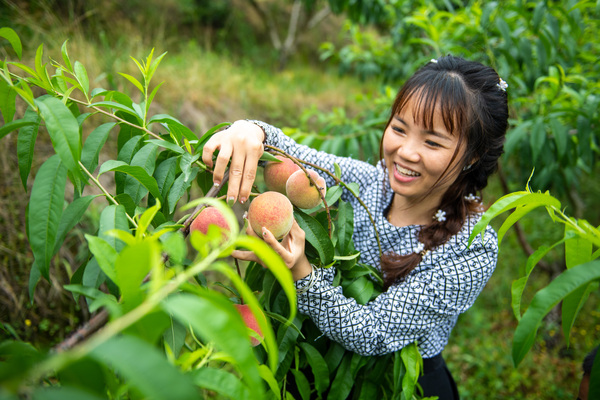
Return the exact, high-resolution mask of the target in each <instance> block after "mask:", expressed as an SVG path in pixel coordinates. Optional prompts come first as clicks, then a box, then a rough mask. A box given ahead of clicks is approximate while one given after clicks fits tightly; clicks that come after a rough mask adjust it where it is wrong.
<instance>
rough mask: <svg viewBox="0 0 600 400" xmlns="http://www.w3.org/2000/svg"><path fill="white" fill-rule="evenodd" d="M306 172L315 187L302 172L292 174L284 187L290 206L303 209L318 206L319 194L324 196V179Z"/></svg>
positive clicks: (313, 173) (311, 171)
mask: <svg viewBox="0 0 600 400" xmlns="http://www.w3.org/2000/svg"><path fill="white" fill-rule="evenodd" d="M307 171H308V174H309V175H310V176H311V178H312V179H313V181H315V182H316V184H317V186H315V185H314V184H313V183H312V182H311V181H310V179H308V177H307V176H306V173H304V171H302V170H300V171H296V172H294V173H293V174H292V175H291V176H290V178H289V179H288V181H287V183H286V185H285V189H286V193H287V197H288V198H289V199H290V201H291V202H292V204H293V205H295V206H296V207H300V208H305V209H306V208H313V207H316V206H318V205H319V203H321V196H320V195H319V192H321V193H322V194H323V196H325V192H326V190H327V187H326V185H325V179H323V177H322V176H320V175H319V174H318V173H316V172H315V171H313V170H307Z"/></svg>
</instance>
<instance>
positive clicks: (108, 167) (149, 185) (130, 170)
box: [98, 160, 162, 201]
mask: <svg viewBox="0 0 600 400" xmlns="http://www.w3.org/2000/svg"><path fill="white" fill-rule="evenodd" d="M108 171H115V172H124V173H126V174H127V175H130V176H131V177H133V178H135V179H136V180H137V181H138V182H140V183H141V184H142V185H143V186H144V187H145V188H146V189H148V190H149V191H150V193H152V196H154V197H155V198H157V199H160V200H161V201H162V196H161V194H160V191H159V190H158V185H157V183H156V180H155V179H154V178H153V177H151V176H150V175H149V174H148V172H146V170H144V168H142V167H138V166H132V165H128V164H127V163H125V162H123V161H116V160H108V161H106V162H105V163H104V164H102V166H101V167H100V171H99V172H98V176H100V175H102V174H104V173H105V172H108Z"/></svg>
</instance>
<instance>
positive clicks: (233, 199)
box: [227, 196, 235, 207]
mask: <svg viewBox="0 0 600 400" xmlns="http://www.w3.org/2000/svg"><path fill="white" fill-rule="evenodd" d="M233 203H235V198H234V197H233V196H229V197H228V198H227V204H228V205H229V207H231V206H232V205H233Z"/></svg>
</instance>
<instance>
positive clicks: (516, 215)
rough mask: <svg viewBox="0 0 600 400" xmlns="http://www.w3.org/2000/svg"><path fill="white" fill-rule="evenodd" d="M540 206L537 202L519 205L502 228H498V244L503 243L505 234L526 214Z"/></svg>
mask: <svg viewBox="0 0 600 400" xmlns="http://www.w3.org/2000/svg"><path fill="white" fill-rule="evenodd" d="M538 207H539V205H538V204H535V203H532V204H524V205H522V206H519V207H517V208H516V209H515V210H514V211H513V212H512V213H510V215H509V216H508V217H507V218H506V219H505V220H504V222H503V223H502V226H501V227H500V229H498V246H500V244H502V239H503V238H504V235H505V234H506V232H507V231H508V230H509V229H510V227H511V226H513V225H514V224H515V223H517V222H518V221H519V220H520V219H521V218H523V217H524V216H525V215H527V214H529V212H530V211H532V210H534V209H536V208H538Z"/></svg>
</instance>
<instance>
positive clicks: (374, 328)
mask: <svg viewBox="0 0 600 400" xmlns="http://www.w3.org/2000/svg"><path fill="white" fill-rule="evenodd" d="M252 122H254V123H256V124H257V125H259V126H260V127H261V128H262V129H263V130H264V131H265V135H266V143H267V144H269V145H272V146H275V147H278V148H280V149H282V150H284V151H286V152H287V153H289V154H290V155H292V156H294V157H298V158H300V159H303V160H305V161H308V162H311V163H314V164H316V165H319V166H320V167H322V168H325V169H328V170H330V171H333V170H334V163H337V164H339V166H340V167H341V170H342V177H341V179H342V181H344V182H346V183H350V182H356V183H358V184H359V187H360V197H361V199H362V201H363V202H364V203H365V204H366V206H367V207H368V208H369V211H370V212H371V214H372V215H373V218H374V219H375V224H376V226H377V230H378V231H379V235H380V241H381V247H382V251H383V252H384V253H386V252H394V253H396V254H409V253H413V252H415V250H416V249H417V246H418V245H419V243H418V240H417V234H418V232H419V229H420V226H416V225H412V226H402V227H397V226H394V225H392V224H391V223H390V222H389V221H388V220H387V219H386V217H385V210H386V209H387V208H388V206H389V205H390V204H391V201H392V197H393V192H392V190H391V187H390V184H389V179H388V177H387V174H386V172H385V171H384V170H383V168H382V167H381V163H378V164H377V166H373V165H371V164H368V163H366V162H363V161H357V160H354V159H352V158H347V157H338V156H334V155H331V154H327V153H324V152H320V151H317V150H315V149H311V148H309V147H307V146H304V145H299V144H298V143H296V142H295V141H293V140H292V139H291V138H289V137H288V136H286V135H285V134H283V132H282V131H281V130H280V129H278V128H275V127H273V126H271V125H268V124H266V123H264V122H260V121H252ZM326 181H327V185H328V186H331V185H333V184H334V182H333V181H332V180H331V179H330V178H329V180H328V177H326ZM342 198H343V199H344V200H345V201H348V202H350V203H351V205H352V207H353V209H354V234H353V240H354V247H355V249H356V250H358V251H360V261H361V262H363V263H365V264H369V265H372V266H375V267H376V268H380V258H379V249H378V246H377V240H376V238H375V231H374V229H373V226H372V223H371V221H370V219H369V216H368V214H367V212H366V211H365V210H364V208H363V207H362V206H361V205H360V204H359V203H358V201H357V200H356V199H355V198H354V196H352V195H351V194H349V193H346V194H345V195H344V196H342ZM480 217H481V215H480V214H478V215H471V216H470V217H468V218H467V220H466V222H465V224H464V226H463V228H462V229H461V230H460V231H459V232H458V233H457V234H456V235H454V236H453V237H451V238H450V240H448V242H446V243H445V244H443V245H441V246H438V247H437V248H435V249H433V250H432V251H430V252H428V253H427V254H426V255H425V257H424V258H423V261H421V263H420V264H419V265H418V266H417V267H416V268H415V269H414V270H413V271H412V272H411V273H410V274H409V275H408V276H407V277H406V278H405V279H404V280H403V281H402V282H398V283H396V284H394V285H392V286H391V287H390V288H389V289H388V290H387V291H385V292H384V293H381V294H380V295H379V296H378V297H377V298H376V299H374V300H373V301H371V302H370V303H367V304H365V305H361V304H358V303H357V302H356V301H355V300H354V299H352V298H347V297H345V296H344V295H343V293H342V288H341V287H339V286H333V284H332V282H333V278H334V275H335V269H334V268H328V269H317V272H316V274H315V275H316V283H314V285H313V286H312V287H311V288H310V289H309V290H308V291H306V292H305V293H302V294H299V295H298V310H299V311H300V312H301V313H303V314H307V315H308V316H310V317H311V318H312V320H313V321H314V322H315V324H316V325H317V326H318V327H319V329H320V330H321V332H323V333H324V334H326V335H327V336H328V337H330V338H331V339H332V340H335V341H337V342H339V343H340V344H342V345H343V346H344V347H345V348H347V349H348V350H351V351H354V352H356V353H359V354H362V355H382V354H386V353H390V352H395V351H397V350H400V349H401V348H403V347H404V346H406V345H408V344H410V343H413V342H414V341H417V343H418V345H419V349H420V352H421V355H422V356H423V357H424V358H430V357H433V356H435V355H437V354H439V353H440V352H441V351H442V350H443V349H444V347H445V346H446V344H447V343H448V338H449V336H450V332H451V331H452V328H453V327H454V325H455V324H456V320H457V318H458V315H459V314H461V313H463V312H465V311H466V310H467V309H469V307H471V306H472V305H473V303H474V301H475V299H476V298H477V296H478V295H479V293H480V292H481V290H482V289H483V287H484V286H485V284H486V283H487V281H488V279H489V278H490V276H491V275H492V272H493V271H494V268H495V267H496V261H497V256H498V241H497V235H496V232H494V230H493V229H492V228H491V227H489V226H488V228H487V229H486V230H485V232H484V236H483V239H482V238H481V235H477V237H476V238H475V240H474V241H473V243H472V244H471V246H470V247H469V248H467V243H468V239H469V236H470V234H471V232H472V230H473V227H474V226H475V224H476V223H477V221H478V220H479V219H480ZM308 283H309V279H308V277H307V278H303V279H300V280H298V281H297V282H296V288H297V289H301V288H304V287H306V286H307V285H308Z"/></svg>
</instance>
